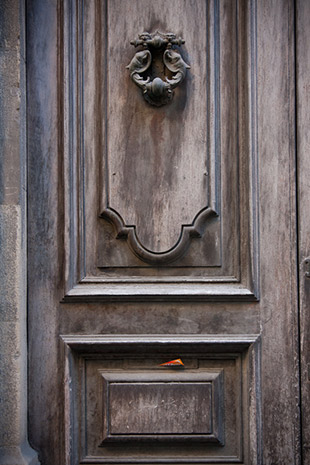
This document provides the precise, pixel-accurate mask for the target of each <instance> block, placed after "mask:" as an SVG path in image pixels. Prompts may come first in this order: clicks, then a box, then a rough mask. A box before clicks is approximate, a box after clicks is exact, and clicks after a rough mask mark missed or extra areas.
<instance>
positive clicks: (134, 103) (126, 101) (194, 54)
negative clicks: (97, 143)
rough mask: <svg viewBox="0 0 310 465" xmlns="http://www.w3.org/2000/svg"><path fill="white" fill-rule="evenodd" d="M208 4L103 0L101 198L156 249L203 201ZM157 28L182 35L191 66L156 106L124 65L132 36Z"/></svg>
mask: <svg viewBox="0 0 310 465" xmlns="http://www.w3.org/2000/svg"><path fill="white" fill-rule="evenodd" d="M206 5H207V4H206V2H205V0H198V1H196V2H191V3H190V4H189V5H186V8H185V5H184V2H183V1H182V0H172V1H170V2H168V3H167V2H166V1H164V0H159V1H158V2H156V3H154V2H153V1H152V0H146V1H144V2H143V8H141V4H140V2H139V0H133V1H131V0H130V1H123V0H116V1H114V0H113V1H107V13H106V15H107V18H106V22H107V24H106V27H107V54H108V70H107V80H108V96H107V98H108V108H107V116H108V121H107V139H108V165H109V173H108V176H109V179H108V199H107V203H108V204H109V205H110V206H111V207H112V208H114V209H115V210H116V211H117V212H118V213H119V214H120V215H121V217H122V218H123V219H124V222H125V224H127V225H136V229H137V235H138V238H139V240H140V241H141V243H142V244H143V245H144V246H145V247H146V248H147V249H149V250H152V251H154V252H163V251H165V250H168V249H170V248H171V247H173V246H174V245H175V243H176V242H177V240H178V238H179V235H180V228H181V225H182V224H191V223H192V221H193V220H194V218H195V216H196V215H197V213H198V212H200V211H201V210H202V209H203V208H205V207H206V206H208V205H209V198H208V197H209V196H208V172H207V171H208V169H207V166H208V160H207V157H208V151H207V140H206V135H207V118H208V117H209V115H208V112H207V69H206V67H207V60H206V56H205V55H206V37H207V35H206V28H207V10H206ZM129 18H130V20H129ZM156 30H159V31H162V32H168V31H172V32H174V33H175V34H177V36H181V37H184V39H185V45H183V46H182V47H181V49H180V51H181V53H182V54H183V56H184V59H186V60H189V61H190V65H191V70H190V71H189V72H188V73H187V77H186V79H185V81H184V82H183V84H182V85H181V86H180V87H179V88H178V89H176V90H175V96H174V98H173V101H172V102H171V103H170V104H168V105H166V106H164V107H162V108H154V107H151V106H150V105H148V104H147V103H146V102H145V101H144V99H143V97H141V92H140V91H137V89H136V87H135V86H134V85H133V83H132V81H131V80H130V79H129V78H128V75H127V72H126V70H125V66H126V65H127V64H128V63H129V62H130V60H131V58H132V56H133V54H134V47H133V46H132V45H130V40H133V39H134V38H135V37H136V36H137V34H138V33H142V32H143V31H150V32H155V31H156ZM197 30H198V31H200V33H199V34H198V35H197Z"/></svg>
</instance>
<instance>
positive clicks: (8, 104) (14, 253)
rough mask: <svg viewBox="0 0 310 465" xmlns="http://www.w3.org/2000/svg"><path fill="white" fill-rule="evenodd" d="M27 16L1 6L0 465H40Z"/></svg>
mask: <svg viewBox="0 0 310 465" xmlns="http://www.w3.org/2000/svg"><path fill="white" fill-rule="evenodd" d="M24 57H25V14H24V2H23V1H22V0H21V1H19V0H1V2H0V76H1V79H0V286H1V287H0V464H1V465H20V464H25V465H26V464H27V465H35V464H38V463H39V462H38V459H37V454H36V452H35V451H34V450H33V449H32V448H31V447H30V446H29V444H28V440H27V276H26V259H27V250H26V247H27V238H26V218H27V211H26V171H27V148H26V127H27V126H26V71H25V60H24Z"/></svg>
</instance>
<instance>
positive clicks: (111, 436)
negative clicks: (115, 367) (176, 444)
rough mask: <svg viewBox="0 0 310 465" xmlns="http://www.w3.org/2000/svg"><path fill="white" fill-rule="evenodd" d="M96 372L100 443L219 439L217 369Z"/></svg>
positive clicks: (219, 381) (220, 397)
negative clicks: (101, 427) (100, 385)
mask: <svg viewBox="0 0 310 465" xmlns="http://www.w3.org/2000/svg"><path fill="white" fill-rule="evenodd" d="M154 368H155V370H154V371H149V370H146V371H143V372H141V371H136V372H130V371H129V372H128V371H127V372H126V373H122V372H109V371H107V372H106V371H103V370H102V371H101V370H100V372H101V374H102V379H103V424H104V431H103V436H104V438H103V439H104V441H133V442H134V441H139V440H156V441H157V443H158V441H159V442H160V441H169V440H170V441H175V440H182V441H184V440H201V441H210V442H218V443H220V442H221V441H222V440H223V437H222V436H223V434H222V432H223V426H224V425H223V416H222V413H223V412H222V411H221V404H222V403H223V395H224V394H223V380H222V376H223V375H222V370H215V371H214V370H212V371H208V370H186V371H184V372H174V371H173V370H168V372H167V373H165V372H164V371H165V368H162V370H157V369H156V367H154Z"/></svg>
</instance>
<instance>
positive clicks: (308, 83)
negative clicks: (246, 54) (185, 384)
mask: <svg viewBox="0 0 310 465" xmlns="http://www.w3.org/2000/svg"><path fill="white" fill-rule="evenodd" d="M296 8H297V11H296V19H297V22H296V51H297V54H296V71H297V72H296V90H297V93H296V95H297V125H296V128H297V176H298V239H299V299H300V302H299V303H300V356H301V359H300V366H301V416H302V451H303V463H304V464H306V463H309V462H310V424H309V416H310V316H309V308H310V277H309V271H310V270H309V262H310V260H309V257H310V241H309V237H310V215H309V208H310V187H309V179H310V158H309V157H310V155H309V154H310V129H309V128H310V113H309V108H310V50H309V47H308V45H307V44H309V41H310V29H309V21H310V4H309V2H305V1H302V0H298V1H297V2H296Z"/></svg>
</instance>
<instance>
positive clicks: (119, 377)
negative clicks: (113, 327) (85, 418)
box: [99, 369, 224, 446]
mask: <svg viewBox="0 0 310 465" xmlns="http://www.w3.org/2000/svg"><path fill="white" fill-rule="evenodd" d="M99 373H100V375H101V376H102V380H103V404H104V405H106V408H104V409H103V412H104V413H103V439H102V442H101V444H100V446H102V445H103V444H104V443H106V442H123V441H135V440H152V439H153V440H154V439H156V440H158V441H165V442H167V441H186V440H190V441H193V440H194V441H203V442H210V443H213V444H218V445H221V446H222V445H224V425H223V413H224V411H223V405H224V397H223V396H224V392H223V369H199V370H186V371H184V372H171V371H169V372H163V371H157V372H154V370H144V371H143V372H142V373H141V370H134V369H132V370H128V371H127V370H126V371H116V370H114V371H109V370H104V369H100V370H99ZM168 382H169V383H178V384H180V383H184V384H186V382H188V383H191V384H192V383H206V384H208V385H210V386H211V405H210V420H211V431H210V432H206V433H205V434H203V433H178V434H173V433H171V434H168V433H156V434H155V433H154V434H147V435H145V434H143V432H141V433H139V434H111V433H110V421H109V420H110V418H109V413H110V408H109V397H110V396H109V388H110V384H111V383H121V384H122V383H132V385H134V384H136V383H138V384H140V383H143V384H145V383H147V384H153V385H154V386H155V385H156V383H168Z"/></svg>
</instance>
